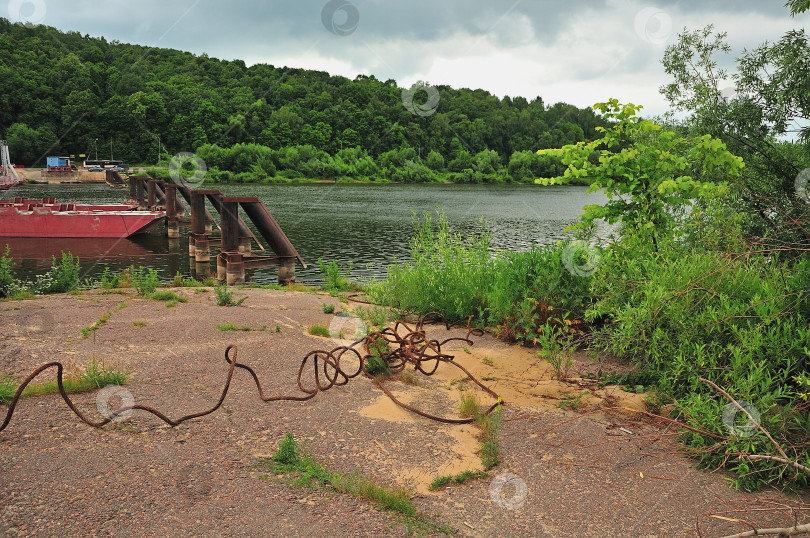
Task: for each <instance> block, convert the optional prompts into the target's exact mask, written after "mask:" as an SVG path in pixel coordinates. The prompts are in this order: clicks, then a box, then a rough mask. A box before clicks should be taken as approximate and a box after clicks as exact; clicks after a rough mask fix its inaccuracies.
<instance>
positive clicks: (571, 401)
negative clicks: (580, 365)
mask: <svg viewBox="0 0 810 538" xmlns="http://www.w3.org/2000/svg"><path fill="white" fill-rule="evenodd" d="M586 394H590V391H587V390H586V391H584V392H582V393H580V394H579V395H578V396H575V397H572V396H571V395H570V394H568V393H567V392H566V393H565V394H563V396H564V397H565V398H566V399H565V400H563V401H561V402H560V403H559V404H558V405H557V407H559V408H560V409H565V408H566V407H571V409H573V410H574V411H577V410H578V409H579V406H580V403H581V402H580V400H582V398H583V397H584V396H585V395H586Z"/></svg>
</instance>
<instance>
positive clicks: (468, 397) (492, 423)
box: [459, 391, 501, 470]
mask: <svg viewBox="0 0 810 538" xmlns="http://www.w3.org/2000/svg"><path fill="white" fill-rule="evenodd" d="M459 413H460V414H461V415H462V416H465V417H472V418H473V420H474V421H475V423H476V424H478V426H479V427H480V428H481V446H480V447H479V449H478V452H479V455H480V456H481V465H483V466H484V469H486V470H490V469H492V468H493V467H495V466H496V465H498V464H499V463H500V462H501V458H500V445H499V444H498V431H499V430H500V427H501V411H500V406H498V407H497V408H496V409H495V410H494V411H493V412H492V413H490V414H488V415H485V414H483V413H482V412H481V404H480V402H479V401H478V397H477V396H476V395H475V393H474V392H472V391H464V392H462V394H461V401H460V402H459Z"/></svg>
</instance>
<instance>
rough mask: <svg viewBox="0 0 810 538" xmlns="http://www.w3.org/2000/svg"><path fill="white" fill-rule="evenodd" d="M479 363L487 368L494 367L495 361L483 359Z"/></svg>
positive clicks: (488, 358)
mask: <svg viewBox="0 0 810 538" xmlns="http://www.w3.org/2000/svg"><path fill="white" fill-rule="evenodd" d="M481 363H483V364H486V365H487V366H494V365H495V360H494V359H493V358H492V357H484V358H483V359H481Z"/></svg>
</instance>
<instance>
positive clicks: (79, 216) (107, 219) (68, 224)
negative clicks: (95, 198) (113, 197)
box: [0, 198, 165, 238]
mask: <svg viewBox="0 0 810 538" xmlns="http://www.w3.org/2000/svg"><path fill="white" fill-rule="evenodd" d="M136 209H137V207H136V206H135V205H134V204H75V203H67V204H65V203H58V202H56V200H55V199H54V198H43V199H42V200H29V199H28V198H15V199H14V200H13V201H11V200H2V199H0V237H96V238H99V237H105V238H123V237H129V236H131V235H134V234H137V233H142V232H145V231H146V230H147V229H149V228H150V227H152V226H153V225H154V224H156V223H158V222H161V221H162V220H164V218H165V213H164V212H162V211H136Z"/></svg>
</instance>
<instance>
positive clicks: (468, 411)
mask: <svg viewBox="0 0 810 538" xmlns="http://www.w3.org/2000/svg"><path fill="white" fill-rule="evenodd" d="M458 411H459V413H461V415H462V416H464V417H472V418H473V419H475V420H476V421H477V420H478V417H480V416H481V403H480V402H479V401H478V397H477V396H476V395H475V393H474V392H472V391H468V390H465V391H464V392H462V393H461V401H460V402H459V404H458Z"/></svg>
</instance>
